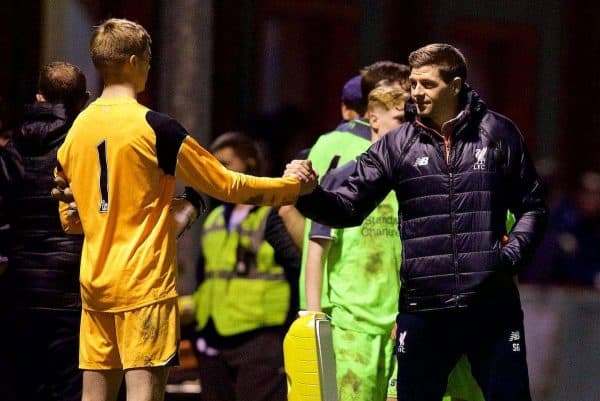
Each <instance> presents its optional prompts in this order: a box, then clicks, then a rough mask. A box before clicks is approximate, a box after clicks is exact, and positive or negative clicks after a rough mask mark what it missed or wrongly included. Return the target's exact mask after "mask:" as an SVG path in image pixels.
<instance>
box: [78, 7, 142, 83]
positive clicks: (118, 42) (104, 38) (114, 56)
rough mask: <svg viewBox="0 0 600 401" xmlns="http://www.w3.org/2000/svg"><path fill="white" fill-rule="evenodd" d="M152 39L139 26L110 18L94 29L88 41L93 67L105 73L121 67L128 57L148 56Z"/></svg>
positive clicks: (127, 21) (124, 20) (131, 22)
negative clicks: (146, 53)
mask: <svg viewBox="0 0 600 401" xmlns="http://www.w3.org/2000/svg"><path fill="white" fill-rule="evenodd" d="M151 44H152V39H150V35H149V34H148V31H146V29H145V28H144V27H143V26H141V25H140V24H138V23H136V22H133V21H129V20H126V19H120V18H111V19H108V20H106V21H104V22H103V23H102V24H100V25H99V26H97V27H96V29H95V30H94V33H93V34H92V38H91V40H90V55H91V57H92V61H93V63H94V66H96V68H97V69H98V70H100V71H101V72H102V71H105V70H106V69H110V68H113V67H116V66H119V65H121V64H122V63H123V62H125V61H126V60H127V59H128V58H129V57H130V56H132V55H136V56H139V57H141V56H142V55H143V54H144V53H145V52H148V54H150V45H151Z"/></svg>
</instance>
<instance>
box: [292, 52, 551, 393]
mask: <svg viewBox="0 0 600 401" xmlns="http://www.w3.org/2000/svg"><path fill="white" fill-rule="evenodd" d="M409 64H410V68H411V73H410V83H411V98H412V103H413V104H412V106H413V107H412V111H411V110H407V111H408V113H407V116H406V117H407V119H408V120H409V122H407V123H405V124H403V125H402V126H401V127H400V128H398V129H396V130H395V131H392V132H391V133H390V134H388V135H387V136H385V137H384V138H383V139H381V140H380V141H379V142H377V143H375V144H374V145H373V146H371V148H370V149H369V150H367V152H365V153H364V154H363V155H362V156H361V157H360V158H359V159H358V163H357V167H356V169H355V171H354V173H353V174H352V175H351V176H350V177H349V178H348V180H346V182H345V183H344V184H342V185H341V186H340V187H339V188H337V189H335V190H333V191H325V190H323V189H322V188H320V187H317V189H316V190H315V191H314V192H313V193H312V194H309V195H307V196H304V197H301V198H300V199H299V201H298V203H297V207H298V209H299V210H300V211H301V212H302V213H303V214H304V215H305V216H307V217H309V218H311V219H314V220H316V221H319V222H321V223H324V224H327V225H330V226H336V227H348V226H353V225H358V224H360V222H361V221H362V220H363V219H364V218H365V217H366V216H367V215H368V214H369V213H370V212H371V211H372V210H373V208H374V207H375V206H376V205H377V204H378V203H379V202H380V201H381V200H382V199H383V198H384V197H385V195H386V194H387V193H388V192H389V191H390V190H394V191H395V193H396V196H397V198H398V203H399V230H400V235H401V239H402V245H403V248H402V249H403V255H402V261H403V262H402V267H401V269H400V274H401V281H402V289H401V294H400V300H399V314H398V317H397V325H398V335H397V340H396V341H397V343H396V351H397V356H398V399H399V400H403V401H439V400H440V399H441V398H442V396H443V393H444V389H445V388H446V384H447V377H448V373H449V372H450V370H451V368H452V367H453V366H454V365H455V364H456V361H457V360H458V358H459V357H460V355H461V354H463V353H464V354H466V355H467V356H468V358H469V361H470V363H471V367H472V371H473V376H474V377H475V378H476V380H477V381H478V383H479V385H480V386H481V388H482V390H483V394H484V396H485V398H486V399H487V400H494V401H500V400H506V401H509V400H510V401H530V400H531V396H530V392H529V379H528V372H527V362H526V358H525V356H526V355H525V343H524V333H523V313H522V310H521V305H520V300H519V294H518V290H517V287H516V285H515V282H514V280H513V278H514V276H515V274H516V273H517V272H518V271H519V270H520V269H521V267H522V266H523V265H524V264H525V263H526V262H527V260H528V259H529V257H530V255H531V254H532V251H533V249H534V247H535V246H536V244H537V242H538V241H539V239H540V237H541V235H542V233H543V230H544V227H545V223H546V214H547V210H546V206H545V203H544V200H543V190H542V184H541V183H540V180H539V178H538V175H537V173H536V171H535V169H534V167H533V165H532V162H531V160H530V157H529V154H528V152H527V150H526V148H525V144H524V142H523V138H522V136H521V134H520V132H519V131H518V129H517V128H516V126H515V125H514V124H513V123H512V122H511V121H510V120H509V119H507V118H506V117H504V116H502V115H500V114H498V113H495V112H493V111H491V110H489V109H488V108H487V107H486V105H485V103H484V102H483V101H482V100H481V99H480V98H479V96H478V95H477V93H476V92H475V91H474V90H472V89H471V88H470V87H469V86H468V85H467V84H466V82H465V80H466V75H467V67H466V61H465V58H464V56H463V55H462V54H461V52H460V51H459V50H458V49H456V48H455V47H453V46H450V45H446V44H432V45H428V46H425V47H423V48H421V49H418V50H416V51H414V52H412V53H411V54H410V57H409ZM409 109H411V108H410V107H409ZM302 163H305V162H292V163H290V164H289V165H288V170H298V169H302V168H303V167H302ZM507 211H510V212H512V213H513V214H514V215H515V216H516V223H515V225H514V227H513V228H512V230H511V232H510V233H507V232H506V226H505V222H506V215H507Z"/></svg>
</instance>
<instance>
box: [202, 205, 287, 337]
mask: <svg viewBox="0 0 600 401" xmlns="http://www.w3.org/2000/svg"><path fill="white" fill-rule="evenodd" d="M270 209H271V208H270V207H257V208H254V209H253V210H252V211H250V213H249V214H248V216H246V217H245V218H244V220H243V221H242V222H241V223H240V224H239V226H238V227H237V228H236V229H235V230H233V231H228V230H227V227H226V226H225V217H224V207H223V206H219V207H217V208H216V209H215V210H213V211H212V212H211V213H210V214H209V215H208V217H207V218H206V220H205V223H204V228H203V235H202V240H201V246H202V252H203V255H204V272H205V274H204V281H203V282H202V283H201V284H200V286H199V287H198V289H197V290H196V292H195V294H194V303H195V308H196V321H197V323H198V325H197V328H198V329H199V330H201V329H202V328H204V327H205V326H206V323H207V322H208V320H209V318H212V320H213V322H214V324H215V328H216V329H217V332H218V333H219V334H220V335H223V336H230V335H235V334H240V333H244V332H247V331H250V330H254V329H257V328H260V327H268V326H277V325H281V324H283V323H284V322H285V320H286V317H287V312H288V309H289V306H290V286H289V283H288V282H287V281H286V278H285V275H284V271H283V268H282V267H281V266H279V265H277V264H276V263H275V251H274V250H273V247H271V245H269V244H268V243H267V241H265V239H264V234H265V226H266V223H267V217H268V214H269V211H270Z"/></svg>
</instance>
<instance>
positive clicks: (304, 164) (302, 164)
mask: <svg viewBox="0 0 600 401" xmlns="http://www.w3.org/2000/svg"><path fill="white" fill-rule="evenodd" d="M283 176H284V177H295V178H296V179H298V181H300V195H306V194H309V193H311V192H312V191H313V190H314V189H315V188H316V187H317V184H318V178H319V175H318V174H317V172H316V171H315V170H313V168H312V163H311V161H310V160H292V161H291V162H289V163H288V164H287V165H286V166H285V171H284V173H283Z"/></svg>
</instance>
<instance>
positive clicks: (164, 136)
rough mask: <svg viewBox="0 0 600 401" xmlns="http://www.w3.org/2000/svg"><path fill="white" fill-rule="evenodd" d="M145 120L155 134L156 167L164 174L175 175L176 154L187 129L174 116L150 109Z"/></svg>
mask: <svg viewBox="0 0 600 401" xmlns="http://www.w3.org/2000/svg"><path fill="white" fill-rule="evenodd" d="M146 121H148V124H150V127H152V129H153V130H154V133H155V134H156V156H157V158H158V167H160V168H161V169H162V171H164V172H165V174H168V175H175V167H176V166H177V155H178V154H179V149H180V148H181V144H182V142H183V140H184V139H185V137H186V136H187V135H188V133H187V131H186V130H185V128H183V127H182V126H181V124H179V123H178V122H177V120H175V119H174V118H172V117H170V116H168V115H166V114H162V113H157V112H155V111H152V110H150V111H148V113H146Z"/></svg>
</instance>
